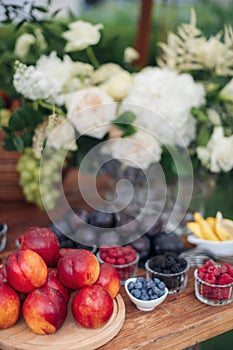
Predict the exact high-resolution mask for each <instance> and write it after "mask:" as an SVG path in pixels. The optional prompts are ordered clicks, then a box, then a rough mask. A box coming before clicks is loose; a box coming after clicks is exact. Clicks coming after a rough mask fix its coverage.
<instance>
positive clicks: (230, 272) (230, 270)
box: [228, 268, 233, 277]
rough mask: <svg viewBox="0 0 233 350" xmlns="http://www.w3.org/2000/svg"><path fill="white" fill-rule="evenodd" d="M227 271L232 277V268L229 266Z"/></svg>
mask: <svg viewBox="0 0 233 350" xmlns="http://www.w3.org/2000/svg"><path fill="white" fill-rule="evenodd" d="M228 273H229V275H230V276H231V277H233V268H230V269H229V271H228Z"/></svg>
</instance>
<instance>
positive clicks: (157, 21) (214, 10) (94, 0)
mask: <svg viewBox="0 0 233 350" xmlns="http://www.w3.org/2000/svg"><path fill="white" fill-rule="evenodd" d="M54 1H55V0H54ZM144 1H145V0H144ZM42 2H43V1H42ZM52 2H53V1H51V3H52ZM72 3H73V9H74V3H75V1H73V2H72ZM76 3H77V4H78V3H79V11H73V12H72V11H70V12H68V13H67V16H64V15H63V16H59V14H58V15H57V16H54V18H53V20H52V21H49V20H47V19H46V17H44V18H43V16H40V20H37V21H35V19H34V18H31V19H30V21H27V22H25V23H24V25H22V26H21V27H20V28H18V27H17V26H16V25H13V24H12V23H2V24H0V89H3V90H5V91H6V92H7V93H8V94H9V95H10V96H14V94H15V92H14V89H13V86H12V73H13V64H14V61H15V59H16V58H17V57H16V56H15V54H14V46H15V42H16V39H17V38H18V37H19V36H20V35H21V34H22V33H24V32H28V33H32V32H33V31H34V29H35V27H38V28H40V29H42V32H43V34H44V35H45V38H46V40H47V41H48V48H47V49H46V50H45V51H44V53H45V54H48V53H49V52H51V51H52V50H56V51H57V52H58V54H59V53H60V54H61V52H62V48H63V47H64V41H63V39H62V38H61V36H60V34H61V32H63V31H64V30H65V28H66V26H67V23H68V22H70V21H72V20H74V19H77V18H79V19H80V18H82V19H84V20H87V21H90V22H92V23H103V25H104V31H103V35H102V39H101V42H100V43H99V44H98V46H96V47H94V49H95V53H96V56H97V57H98V59H99V62H100V64H102V63H105V62H115V63H119V64H122V58H123V52H124V49H125V47H127V46H134V45H135V36H136V30H137V25H138V20H139V16H140V9H141V0H86V1H81V5H82V6H80V1H78V0H77V1H76ZM64 6H65V5H64ZM45 8H46V6H45ZM191 8H195V11H196V14H197V19H198V27H199V28H200V29H201V30H202V31H203V32H204V33H205V35H206V36H207V37H209V36H210V35H215V34H216V33H217V32H218V31H220V30H221V29H222V28H223V26H224V24H232V13H233V1H232V0H225V1H224V0H212V1H206V0H196V1H191V0H189V1H181V0H170V1H169V0H155V1H154V3H153V12H152V28H151V37H150V52H149V58H148V64H150V65H155V64H156V55H157V54H158V46H157V43H158V42H159V41H166V38H167V33H168V32H169V31H174V30H175V29H176V28H177V26H178V25H179V24H180V23H181V22H189V18H190V10H191ZM42 12H43V11H42ZM40 55H41V51H40V50H36V48H35V47H34V48H32V49H31V51H30V54H29V55H28V56H27V58H26V60H25V63H26V64H31V63H34V62H35V61H36V60H37V59H38V57H39V56H40ZM73 55H74V56H73V57H72V58H73V59H80V60H82V61H85V60H87V57H85V53H84V52H76V53H74V54H73ZM71 56H72V55H71ZM124 68H126V69H129V70H131V71H132V70H133V69H136V68H132V67H127V66H125V67H124Z"/></svg>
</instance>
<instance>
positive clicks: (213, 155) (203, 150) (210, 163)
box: [197, 126, 233, 173]
mask: <svg viewBox="0 0 233 350" xmlns="http://www.w3.org/2000/svg"><path fill="white" fill-rule="evenodd" d="M197 156H198V158H199V159H200V161H201V163H202V164H203V165H204V166H205V167H207V168H208V169H210V171H211V172H213V173H219V172H221V171H224V172H227V171H230V170H231V169H233V135H231V136H229V137H225V136H224V130H223V128H222V127H221V126H216V127H215V128H214V131H213V134H212V135H211V138H210V140H209V142H208V143H207V145H206V147H197Z"/></svg>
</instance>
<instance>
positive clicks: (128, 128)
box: [112, 111, 137, 137]
mask: <svg viewBox="0 0 233 350" xmlns="http://www.w3.org/2000/svg"><path fill="white" fill-rule="evenodd" d="M135 118H136V116H135V114H134V113H133V112H130V111H126V112H124V113H122V114H121V115H120V116H119V117H118V118H117V119H115V120H114V121H113V122H112V124H113V125H115V126H116V127H117V128H118V129H120V130H122V131H123V135H122V137H127V136H130V135H133V134H135V133H136V131H137V129H136V128H135V126H133V125H132V123H133V121H134V120H135Z"/></svg>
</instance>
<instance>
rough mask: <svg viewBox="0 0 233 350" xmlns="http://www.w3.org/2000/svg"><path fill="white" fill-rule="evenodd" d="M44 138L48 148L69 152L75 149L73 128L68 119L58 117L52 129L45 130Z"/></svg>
mask: <svg viewBox="0 0 233 350" xmlns="http://www.w3.org/2000/svg"><path fill="white" fill-rule="evenodd" d="M46 137H47V141H48V143H49V146H50V147H54V148H55V149H67V150H70V151H75V150H76V149H77V145H76V139H75V130H74V127H73V125H72V124H71V123H70V121H69V120H68V119H64V118H63V117H58V119H57V120H56V126H55V127H54V128H51V129H47V130H46Z"/></svg>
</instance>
